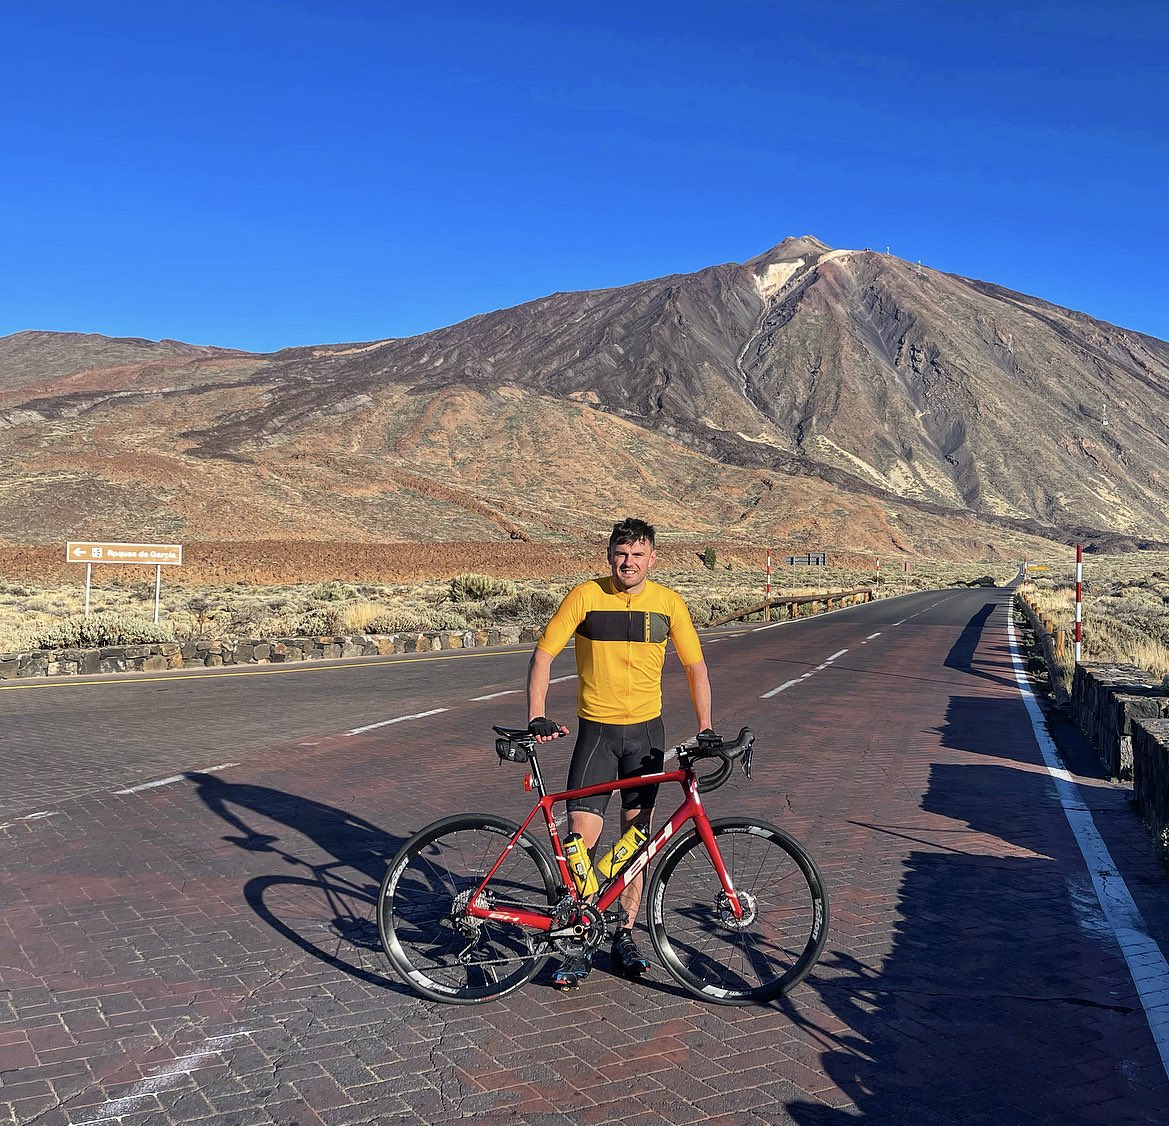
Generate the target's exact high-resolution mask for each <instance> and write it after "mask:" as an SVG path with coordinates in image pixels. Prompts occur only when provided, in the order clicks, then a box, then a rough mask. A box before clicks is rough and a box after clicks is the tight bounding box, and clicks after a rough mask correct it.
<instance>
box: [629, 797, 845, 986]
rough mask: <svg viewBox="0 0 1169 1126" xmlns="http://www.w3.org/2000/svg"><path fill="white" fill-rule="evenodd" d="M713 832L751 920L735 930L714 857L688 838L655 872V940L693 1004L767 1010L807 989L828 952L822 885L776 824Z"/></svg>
mask: <svg viewBox="0 0 1169 1126" xmlns="http://www.w3.org/2000/svg"><path fill="white" fill-rule="evenodd" d="M711 829H712V830H713V832H714V835H715V839H716V841H717V843H718V850H719V852H720V854H721V855H722V858H723V863H724V864H725V865H726V868H727V872H728V874H729V875H730V878H731V883H732V884H733V886H734V888H735V891H736V893H737V894H738V895H739V897H740V900H742V901H743V902H744V904H745V905H746V906H748V907H749V910H748V913H747V916H746V917H745V919H744V921H743V922H742V923H736V922H735V921H734V919H733V915H732V913H731V911H730V909H729V903H728V902H727V901H726V897H725V895H724V893H723V889H722V884H721V883H720V881H719V878H718V875H717V873H716V872H715V870H714V864H713V863H712V861H711V859H710V854H709V853H708V852H707V850H706V847H705V846H704V845H703V843H702V838H701V837H700V836H699V835H698V831H697V829H691V830H690V831H689V832H688V833H686V834H685V835H684V836H682V837H680V838H679V839H678V840H676V841H675V842H674V843H673V844H672V845H670V847H669V848H668V849H667V850H666V851H665V853H664V854H663V855H662V858H661V860H660V861H659V863H658V865H657V867H656V868H655V869H654V873H653V876H652V878H651V880H650V884H649V892H648V904H647V907H646V913H647V915H648V921H649V934H650V939H651V941H652V942H653V946H654V950H655V951H657V955H658V957H659V959H661V962H662V965H664V966H665V968H666V970H667V971H668V972H669V973H670V975H671V976H672V977H673V978H674V979H675V980H676V981H677V982H678V983H679V984H680V985H681V986H683V988H685V989H686V990H687V991H688V992H690V993H692V994H694V995H695V996H696V997H701V998H702V999H703V1000H704V1001H713V1002H716V1003H717V1004H721V1005H750V1004H764V1003H766V1002H768V1001H773V1000H774V999H775V998H777V997H781V996H782V995H783V994H785V993H787V992H788V991H789V990H790V989H792V988H793V987H794V986H795V985H797V984H798V983H799V982H801V981H802V980H803V979H804V978H805V977H806V976H807V974H808V972H809V970H811V968H812V967H813V966H814V965H815V964H816V960H817V959H818V958H819V957H820V953H821V951H822V950H823V949H824V943H825V941H826V940H827V937H828V893H827V890H826V888H825V886H824V878H823V877H822V876H821V874H820V870H819V869H818V868H817V867H816V864H815V861H813V860H812V858H811V857H810V856H809V855H808V853H807V852H806V851H805V849H804V847H803V846H802V845H801V844H800V843H799V842H798V841H797V840H795V839H794V838H793V837H791V836H789V835H788V834H787V833H785V832H784V831H783V830H782V829H777V828H776V827H775V826H774V825H769V824H767V823H766V822H763V821H753V820H750V819H745V818H722V819H720V820H717V821H713V822H711ZM720 899H721V902H720Z"/></svg>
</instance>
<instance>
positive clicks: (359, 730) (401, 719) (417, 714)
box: [342, 708, 447, 735]
mask: <svg viewBox="0 0 1169 1126" xmlns="http://www.w3.org/2000/svg"><path fill="white" fill-rule="evenodd" d="M446 710H447V709H446V708H431V709H430V711H428V712H415V713H414V714H413V715H399V716H395V717H394V718H393V719H383V720H381V722H379V723H367V724H366V725H365V726H364V727H355V728H354V729H353V730H352V731H343V732H342V734H343V735H360V734H362V733H363V732H365V731H372V730H373V729H374V728H375V727H389V725H390V724H391V723H404V722H405V721H406V720H408V719H425V718H426V717H427V716H428V715H438V713H439V712H445V711H446Z"/></svg>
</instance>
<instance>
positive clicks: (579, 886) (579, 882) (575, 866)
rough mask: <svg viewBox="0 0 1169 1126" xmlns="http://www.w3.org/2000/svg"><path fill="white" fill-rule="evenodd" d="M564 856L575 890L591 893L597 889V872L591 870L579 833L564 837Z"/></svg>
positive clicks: (590, 862) (591, 864)
mask: <svg viewBox="0 0 1169 1126" xmlns="http://www.w3.org/2000/svg"><path fill="white" fill-rule="evenodd" d="M564 858H565V860H567V861H568V870H569V871H570V872H571V873H572V879H573V882H574V883H575V884H576V890H577V891H579V892H580V893H581V895H592V894H593V893H594V892H595V891H596V890H597V874H596V873H595V872H594V871H593V862H592V861H591V860H590V859H589V850H588V849H587V848H586V847H585V843H584V838H583V837H582V836H581V835H580V833H570V834H569V835H568V836H567V837H565V838H564Z"/></svg>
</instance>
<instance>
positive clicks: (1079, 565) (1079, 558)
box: [1076, 543, 1084, 665]
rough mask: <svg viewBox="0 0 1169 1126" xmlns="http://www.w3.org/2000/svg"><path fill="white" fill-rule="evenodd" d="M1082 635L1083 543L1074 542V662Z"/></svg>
mask: <svg viewBox="0 0 1169 1126" xmlns="http://www.w3.org/2000/svg"><path fill="white" fill-rule="evenodd" d="M1083 636H1084V545H1083V544H1082V543H1078V544H1076V664H1077V665H1078V664H1079V663H1080V642H1081V640H1082V639H1083Z"/></svg>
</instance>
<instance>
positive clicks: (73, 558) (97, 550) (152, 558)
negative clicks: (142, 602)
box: [65, 540, 183, 624]
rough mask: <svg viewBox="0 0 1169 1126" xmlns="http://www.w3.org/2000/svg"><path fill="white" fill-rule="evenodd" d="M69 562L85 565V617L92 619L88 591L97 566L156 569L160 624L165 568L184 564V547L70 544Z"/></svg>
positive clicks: (165, 544) (142, 544) (156, 607)
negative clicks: (130, 565)
mask: <svg viewBox="0 0 1169 1126" xmlns="http://www.w3.org/2000/svg"><path fill="white" fill-rule="evenodd" d="M65 559H66V561H67V562H69V563H84V564H85V616H86V617H87V618H88V617H89V588H90V581H91V579H92V577H93V565H94V564H95V563H131V564H137V565H138V566H146V567H153V568H154V621H155V623H156V624H157V622H158V605H159V601H160V599H161V597H162V569H163V567H178V566H181V565H182V562H183V545H182V544H179V543H104V542H100V543H99V542H94V541H90V540H83V541H76V542H75V541H72V540H71V541H70V542H69V543H67V544H66V545H65Z"/></svg>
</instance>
